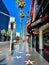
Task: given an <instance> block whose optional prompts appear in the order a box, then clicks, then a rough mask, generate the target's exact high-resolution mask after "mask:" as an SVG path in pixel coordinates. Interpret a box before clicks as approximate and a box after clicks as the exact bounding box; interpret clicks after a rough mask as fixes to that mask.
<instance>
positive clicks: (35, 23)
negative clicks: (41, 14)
mask: <svg viewBox="0 0 49 65" xmlns="http://www.w3.org/2000/svg"><path fill="white" fill-rule="evenodd" d="M40 22H41V19H38V20H37V21H35V22H33V23H32V24H31V26H35V25H37V24H38V23H40Z"/></svg>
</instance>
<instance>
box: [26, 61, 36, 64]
mask: <svg viewBox="0 0 49 65" xmlns="http://www.w3.org/2000/svg"><path fill="white" fill-rule="evenodd" d="M25 62H26V65H28V64H31V65H34V62H35V61H31V60H27V61H25Z"/></svg>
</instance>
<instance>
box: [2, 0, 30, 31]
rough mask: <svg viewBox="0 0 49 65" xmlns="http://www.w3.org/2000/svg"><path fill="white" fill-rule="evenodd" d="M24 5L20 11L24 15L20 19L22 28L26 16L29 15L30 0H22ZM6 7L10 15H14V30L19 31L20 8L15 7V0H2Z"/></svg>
mask: <svg viewBox="0 0 49 65" xmlns="http://www.w3.org/2000/svg"><path fill="white" fill-rule="evenodd" d="M24 1H25V6H24V8H23V9H22V11H23V12H24V13H25V17H24V18H23V19H22V28H23V29H24V28H25V22H26V20H27V19H28V18H27V16H29V14H28V11H30V4H31V0H24ZM3 2H4V4H5V6H6V8H7V9H8V11H9V13H10V15H11V16H14V17H15V18H16V21H15V22H16V31H17V32H20V17H19V13H20V9H19V8H18V7H17V4H16V2H17V0H3Z"/></svg>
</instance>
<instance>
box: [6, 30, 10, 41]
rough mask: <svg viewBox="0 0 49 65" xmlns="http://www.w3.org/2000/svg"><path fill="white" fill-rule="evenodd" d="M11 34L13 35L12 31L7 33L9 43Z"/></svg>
mask: <svg viewBox="0 0 49 65" xmlns="http://www.w3.org/2000/svg"><path fill="white" fill-rule="evenodd" d="M10 34H11V31H10V30H8V31H7V40H8V41H9V40H10Z"/></svg>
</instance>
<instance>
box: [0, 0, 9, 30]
mask: <svg viewBox="0 0 49 65" xmlns="http://www.w3.org/2000/svg"><path fill="white" fill-rule="evenodd" d="M1 12H4V13H6V14H8V15H9V12H8V10H7V8H6V6H5V5H4V3H3V2H2V0H0V30H2V29H5V30H6V31H7V30H8V23H9V17H8V16H5V15H4V14H2V13H1Z"/></svg>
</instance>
